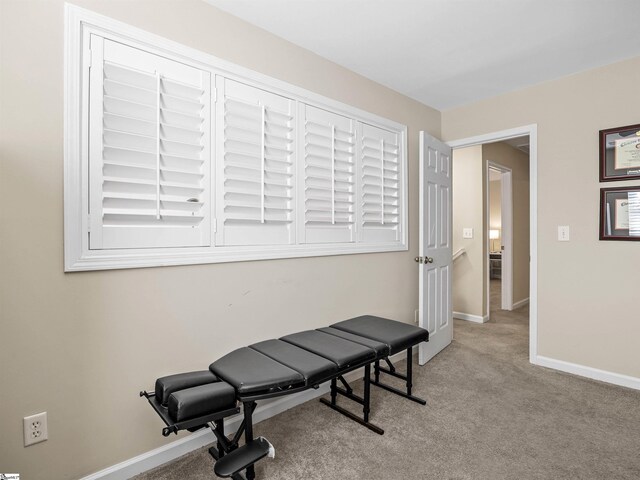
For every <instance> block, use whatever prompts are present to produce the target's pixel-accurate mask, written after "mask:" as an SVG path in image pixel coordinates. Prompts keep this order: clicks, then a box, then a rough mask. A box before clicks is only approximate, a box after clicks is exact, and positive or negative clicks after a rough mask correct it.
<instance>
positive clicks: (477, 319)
mask: <svg viewBox="0 0 640 480" xmlns="http://www.w3.org/2000/svg"><path fill="white" fill-rule="evenodd" d="M453 318H457V319H458V320H466V321H468V322H474V323H487V322H488V321H489V315H484V316H480V315H472V314H470V313H463V312H453Z"/></svg>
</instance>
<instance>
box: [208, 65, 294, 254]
mask: <svg viewBox="0 0 640 480" xmlns="http://www.w3.org/2000/svg"><path fill="white" fill-rule="evenodd" d="M216 88H217V89H218V103H217V129H218V130H217V132H218V134H217V139H218V140H217V142H218V143H217V153H218V154H217V168H216V172H217V180H216V182H217V183H216V189H217V193H216V200H217V217H218V231H217V237H216V244H218V245H281V244H291V243H293V242H294V234H295V228H294V188H295V185H294V181H295V180H294V173H295V170H294V158H295V131H294V115H293V112H294V106H295V102H294V101H293V100H291V99H288V98H285V97H282V96H280V95H276V94H274V93H270V92H267V91H265V90H261V89H259V88H255V87H252V86H249V85H245V84H243V83H239V82H236V81H233V80H229V79H225V78H223V77H218V78H217V80H216Z"/></svg>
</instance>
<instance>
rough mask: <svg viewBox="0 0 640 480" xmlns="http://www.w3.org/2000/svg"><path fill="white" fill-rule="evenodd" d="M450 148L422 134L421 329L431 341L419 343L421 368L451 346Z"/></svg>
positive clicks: (419, 258)
mask: <svg viewBox="0 0 640 480" xmlns="http://www.w3.org/2000/svg"><path fill="white" fill-rule="evenodd" d="M451 170H452V168H451V148H450V147H448V146H447V145H445V144H444V143H442V142H441V141H439V140H438V139H436V138H434V137H432V136H430V135H428V134H426V133H425V132H420V245H419V255H420V256H419V257H418V258H417V259H416V260H417V261H418V262H419V269H420V275H419V278H420V280H419V288H420V292H419V302H420V305H419V308H420V326H421V327H423V328H426V329H427V330H429V342H428V343H426V344H425V343H421V344H420V358H419V363H420V365H424V364H425V363H426V362H428V361H429V360H431V359H432V358H433V357H434V356H435V355H436V354H437V353H438V352H440V351H441V350H443V349H444V348H445V347H446V346H448V345H449V344H450V343H451V340H452V338H453V320H452V311H451V310H452V308H451V273H452V263H453V260H452V256H451V255H452V252H451V238H452V231H451V223H452V222H451V218H452V209H451V199H452V196H451V193H452V192H451Z"/></svg>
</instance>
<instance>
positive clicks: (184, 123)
mask: <svg viewBox="0 0 640 480" xmlns="http://www.w3.org/2000/svg"><path fill="white" fill-rule="evenodd" d="M91 50H92V54H93V62H92V67H91V73H90V75H91V91H90V126H91V139H90V157H91V158H90V170H91V171H90V178H91V184H90V189H91V192H90V196H91V207H90V208H91V211H90V215H91V218H92V225H91V230H90V246H91V248H98V249H100V248H148V247H188V246H206V245H209V244H210V219H209V216H210V214H209V209H210V205H209V204H210V200H209V199H210V189H209V182H210V178H209V168H210V166H209V165H210V163H209V162H210V158H209V157H210V145H209V142H210V133H209V131H210V75H209V74H208V73H207V72H203V71H200V70H197V69H195V68H193V67H190V66H187V65H184V64H182V63H179V62H176V61H172V60H169V59H167V58H164V57H160V56H158V55H153V54H150V53H147V52H144V51H142V50H138V49H135V48H132V47H128V46H125V45H122V44H120V43H116V42H112V41H110V40H106V39H102V38H100V37H96V36H92V39H91Z"/></svg>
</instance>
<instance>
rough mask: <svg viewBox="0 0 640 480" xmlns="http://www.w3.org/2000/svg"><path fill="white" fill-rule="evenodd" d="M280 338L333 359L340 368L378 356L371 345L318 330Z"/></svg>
mask: <svg viewBox="0 0 640 480" xmlns="http://www.w3.org/2000/svg"><path fill="white" fill-rule="evenodd" d="M280 340H283V341H285V342H288V343H291V344H293V345H296V346H298V347H300V348H304V349H305V350H308V351H309V352H311V353H315V354H316V355H320V356H321V357H324V358H326V359H327V360H331V361H332V362H333V363H335V364H336V365H337V366H338V368H339V369H345V368H349V367H351V366H354V365H357V364H359V363H363V362H366V361H367V360H375V358H376V352H375V350H373V349H371V348H369V347H365V346H364V345H360V344H359V343H355V342H350V341H349V340H345V339H344V338H340V337H336V336H335V335H329V334H328V333H324V332H319V331H317V330H307V331H306V332H300V333H294V334H293V335H287V336H286V337H282V338H281V339H280Z"/></svg>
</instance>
